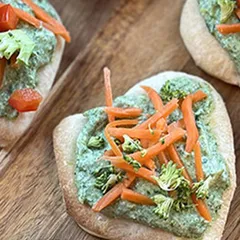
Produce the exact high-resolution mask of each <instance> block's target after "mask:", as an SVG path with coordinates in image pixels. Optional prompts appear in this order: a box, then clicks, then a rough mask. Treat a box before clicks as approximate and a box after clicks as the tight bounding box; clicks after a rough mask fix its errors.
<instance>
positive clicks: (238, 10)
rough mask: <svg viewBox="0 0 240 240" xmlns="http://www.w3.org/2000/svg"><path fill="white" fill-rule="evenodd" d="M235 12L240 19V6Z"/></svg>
mask: <svg viewBox="0 0 240 240" xmlns="http://www.w3.org/2000/svg"><path fill="white" fill-rule="evenodd" d="M235 14H236V15H237V17H238V19H240V8H237V9H236V10H235Z"/></svg>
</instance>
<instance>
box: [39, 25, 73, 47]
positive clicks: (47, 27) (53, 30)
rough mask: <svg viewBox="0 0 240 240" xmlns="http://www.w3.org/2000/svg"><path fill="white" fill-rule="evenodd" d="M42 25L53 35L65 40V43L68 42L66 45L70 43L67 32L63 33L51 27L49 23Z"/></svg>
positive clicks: (59, 29)
mask: <svg viewBox="0 0 240 240" xmlns="http://www.w3.org/2000/svg"><path fill="white" fill-rule="evenodd" d="M42 25H43V27H45V28H46V29H48V30H49V31H51V32H53V33H54V34H55V35H59V36H61V37H63V38H64V39H65V40H66V42H68V43H69V42H71V37H70V34H69V32H68V31H64V30H62V29H61V28H58V27H56V26H53V25H51V24H49V23H45V22H43V23H42Z"/></svg>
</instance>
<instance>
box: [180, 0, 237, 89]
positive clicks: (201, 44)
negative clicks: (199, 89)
mask: <svg viewBox="0 0 240 240" xmlns="http://www.w3.org/2000/svg"><path fill="white" fill-rule="evenodd" d="M180 32H181V36H182V39H183V41H184V43H185V45H186V47H187V49H188V51H189V53H190V54H191V55H192V58H193V59H194V61H195V63H196V65H198V66H199V67H200V68H202V69H203V70H204V71H206V72H207V73H209V74H210V75H212V76H214V77H217V78H219V79H221V80H223V81H225V82H227V83H230V84H234V85H238V86H240V74H239V73H238V71H237V68H236V66H235V63H234V62H233V61H232V60H231V58H230V56H229V54H228V52H227V51H226V50H224V49H223V48H222V46H221V45H220V43H219V42H218V41H217V40H216V39H215V37H214V36H212V34H211V33H210V32H209V30H208V28H207V26H206V23H205V20H204V18H203V17H202V16H201V14H200V11H199V6H198V1H197V0H187V1H186V3H185V5H184V7H183V11H182V16H181V22H180Z"/></svg>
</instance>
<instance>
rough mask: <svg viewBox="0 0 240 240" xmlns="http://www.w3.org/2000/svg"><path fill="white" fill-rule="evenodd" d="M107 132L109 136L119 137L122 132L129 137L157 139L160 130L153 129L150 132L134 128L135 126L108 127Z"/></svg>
mask: <svg viewBox="0 0 240 240" xmlns="http://www.w3.org/2000/svg"><path fill="white" fill-rule="evenodd" d="M108 132H109V134H110V135H111V136H113V137H116V138H119V137H122V136H123V135H124V134H126V135H128V136H129V137H131V138H139V139H140V138H143V139H158V138H159V137H160V135H161V133H162V131H159V130H154V131H153V132H150V131H149V130H142V129H135V128H109V129H108Z"/></svg>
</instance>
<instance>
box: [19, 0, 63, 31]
mask: <svg viewBox="0 0 240 240" xmlns="http://www.w3.org/2000/svg"><path fill="white" fill-rule="evenodd" d="M22 1H23V2H24V3H25V4H27V5H28V6H29V7H30V8H31V9H32V10H33V12H34V14H35V15H36V17H37V18H38V19H40V20H42V21H43V22H46V23H49V24H50V25H52V26H55V27H57V28H59V29H62V30H64V31H67V30H66V29H65V27H64V26H63V25H62V24H61V23H60V22H58V21H57V20H56V19H55V18H53V17H51V16H50V15H48V14H47V13H46V12H45V11H44V10H43V9H42V8H41V7H39V6H38V5H37V4H35V3H34V2H33V1H31V0H22Z"/></svg>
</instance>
